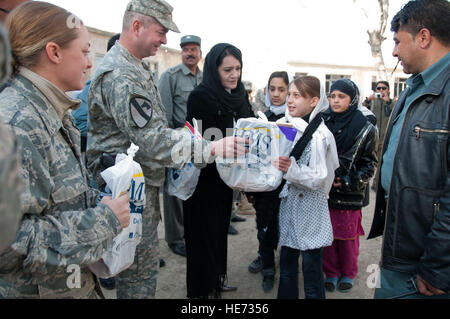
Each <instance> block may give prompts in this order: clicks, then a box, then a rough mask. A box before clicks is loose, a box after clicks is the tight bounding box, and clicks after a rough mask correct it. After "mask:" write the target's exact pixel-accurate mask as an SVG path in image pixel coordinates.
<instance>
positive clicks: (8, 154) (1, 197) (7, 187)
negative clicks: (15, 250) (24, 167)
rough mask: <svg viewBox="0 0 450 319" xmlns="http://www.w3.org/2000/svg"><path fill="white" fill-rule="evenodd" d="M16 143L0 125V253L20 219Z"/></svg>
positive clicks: (11, 237) (10, 238)
mask: <svg viewBox="0 0 450 319" xmlns="http://www.w3.org/2000/svg"><path fill="white" fill-rule="evenodd" d="M18 152H19V149H18V143H17V141H16V139H15V138H14V136H13V135H12V133H11V131H10V130H9V129H8V127H6V126H5V125H3V124H0V253H1V252H2V251H3V250H4V249H6V248H7V247H8V246H9V244H11V242H12V241H13V239H14V237H15V235H16V231H17V229H18V228H19V222H20V219H21V218H22V211H21V207H20V194H21V192H22V183H21V176H20V172H19V166H20V157H19V153H18Z"/></svg>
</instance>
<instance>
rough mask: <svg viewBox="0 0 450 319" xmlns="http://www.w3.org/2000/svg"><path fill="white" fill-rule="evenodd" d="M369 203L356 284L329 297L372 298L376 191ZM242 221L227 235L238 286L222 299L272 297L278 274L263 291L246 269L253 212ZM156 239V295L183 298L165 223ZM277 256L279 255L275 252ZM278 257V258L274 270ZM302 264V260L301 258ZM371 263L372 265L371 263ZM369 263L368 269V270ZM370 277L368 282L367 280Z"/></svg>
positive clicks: (182, 264) (181, 270)
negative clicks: (159, 260) (158, 261)
mask: <svg viewBox="0 0 450 319" xmlns="http://www.w3.org/2000/svg"><path fill="white" fill-rule="evenodd" d="M370 199H371V204H370V205H369V206H368V207H366V208H364V209H363V227H364V230H365V232H366V236H365V237H361V239H360V256H359V274H358V276H357V277H356V279H355V286H354V288H353V289H352V291H351V292H349V293H346V294H343V293H341V292H338V291H336V292H333V293H328V292H327V295H326V297H327V298H328V299H372V298H373V293H374V289H372V288H370V287H371V286H372V285H371V283H372V278H373V277H374V276H373V274H374V268H373V267H376V265H378V262H379V258H380V252H381V238H377V239H372V240H367V239H366V237H367V234H368V233H369V230H370V225H371V222H372V216H373V209H374V199H375V193H374V192H371V194H370ZM243 217H245V218H247V220H246V221H245V222H239V223H233V225H234V226H235V228H236V229H237V230H238V231H239V234H237V235H233V236H231V235H230V236H229V237H228V240H229V241H228V245H229V247H228V282H229V284H230V285H233V286H238V290H237V291H235V292H228V293H223V294H222V297H223V298H224V299H275V298H276V295H277V288H278V277H279V276H278V274H277V276H276V278H275V287H274V289H273V291H272V292H270V293H265V292H264V291H263V290H262V287H261V281H262V277H261V274H252V273H250V272H249V271H248V270H247V267H248V265H249V264H250V262H251V261H252V260H253V259H254V258H255V257H256V251H257V239H256V222H255V216H254V215H250V216H249V215H245V216H243ZM159 239H160V251H161V257H162V258H163V259H164V260H165V261H166V266H165V267H163V268H161V269H160V274H159V277H158V288H157V292H156V298H157V299H185V298H186V259H185V258H183V257H180V256H178V255H175V254H173V253H172V251H171V250H170V249H169V248H168V247H167V243H166V242H165V240H164V226H163V224H160V225H159ZM276 258H277V259H279V255H278V254H277V256H276ZM278 263H279V260H277V265H276V267H277V270H279V266H278ZM300 264H301V262H300ZM370 265H372V266H370ZM368 267H369V270H368ZM368 281H369V285H368V284H367V282H368ZM299 287H300V298H304V294H303V277H302V275H301V273H300V276H299ZM105 294H106V297H107V298H111V299H114V298H115V296H116V295H115V291H114V290H113V291H105Z"/></svg>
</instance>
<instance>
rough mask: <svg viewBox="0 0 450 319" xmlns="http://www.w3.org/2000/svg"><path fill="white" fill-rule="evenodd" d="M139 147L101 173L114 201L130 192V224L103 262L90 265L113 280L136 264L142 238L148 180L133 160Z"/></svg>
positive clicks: (109, 248) (93, 270) (96, 272)
mask: <svg viewBox="0 0 450 319" xmlns="http://www.w3.org/2000/svg"><path fill="white" fill-rule="evenodd" d="M138 150H139V147H138V146H136V145H134V144H131V146H130V148H129V149H128V150H127V154H128V155H125V154H118V155H117V156H116V164H115V165H114V166H112V167H110V168H108V169H106V170H104V171H103V172H102V173H101V176H102V177H103V179H104V180H105V182H106V185H107V187H108V188H109V189H110V190H111V192H112V194H111V196H112V198H113V199H116V198H118V197H120V196H121V195H123V194H125V193H128V196H129V197H130V225H129V226H128V227H126V228H124V229H123V230H122V232H121V233H120V234H119V235H117V237H115V238H114V241H113V243H112V245H111V246H110V247H108V250H107V251H106V252H105V253H104V254H103V256H102V259H101V260H99V261H97V262H96V263H94V264H92V265H90V266H89V268H90V269H91V271H92V272H93V273H94V274H96V275H97V276H98V277H100V278H105V279H106V278H110V277H114V276H116V275H117V274H119V273H120V272H122V271H124V270H125V269H127V268H128V267H130V266H131V265H132V264H133V262H134V254H135V252H136V246H137V245H138V244H139V243H140V241H141V237H142V213H143V211H144V208H145V181H144V174H143V173H142V168H141V166H140V165H139V164H138V163H136V162H135V161H134V160H133V158H134V155H135V154H136V152H137V151H138Z"/></svg>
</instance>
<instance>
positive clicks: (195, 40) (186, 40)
mask: <svg viewBox="0 0 450 319" xmlns="http://www.w3.org/2000/svg"><path fill="white" fill-rule="evenodd" d="M188 43H194V44H198V45H199V46H202V39H200V37H198V36H196V35H185V36H184V37H182V38H181V40H180V47H183V45H185V44H188Z"/></svg>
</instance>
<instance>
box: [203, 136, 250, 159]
mask: <svg viewBox="0 0 450 319" xmlns="http://www.w3.org/2000/svg"><path fill="white" fill-rule="evenodd" d="M249 143H250V141H249V140H248V139H247V138H243V137H234V136H229V137H225V138H223V139H221V140H219V141H215V142H211V145H212V151H211V154H212V155H213V156H220V157H238V156H242V155H244V154H245V153H248V151H249V149H248V145H249Z"/></svg>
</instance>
